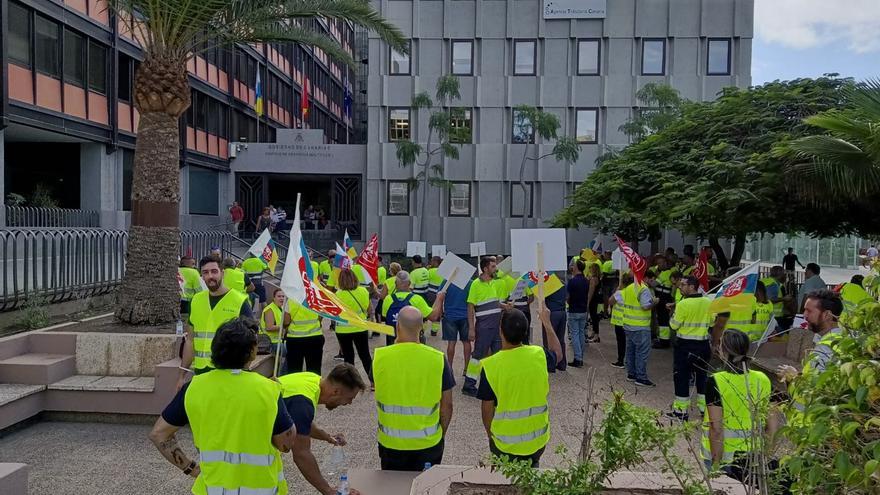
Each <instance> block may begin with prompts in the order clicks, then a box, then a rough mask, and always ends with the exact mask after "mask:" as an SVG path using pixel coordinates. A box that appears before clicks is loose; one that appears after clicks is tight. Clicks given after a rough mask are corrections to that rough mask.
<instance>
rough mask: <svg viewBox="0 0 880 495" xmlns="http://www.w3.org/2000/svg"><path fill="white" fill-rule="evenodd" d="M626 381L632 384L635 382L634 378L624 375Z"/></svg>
mask: <svg viewBox="0 0 880 495" xmlns="http://www.w3.org/2000/svg"><path fill="white" fill-rule="evenodd" d="M626 381H628V382H634V381H636V377H634V376H632V375H626Z"/></svg>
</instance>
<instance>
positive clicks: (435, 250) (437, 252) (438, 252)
mask: <svg viewBox="0 0 880 495" xmlns="http://www.w3.org/2000/svg"><path fill="white" fill-rule="evenodd" d="M434 256H439V257H441V258H445V257H446V244H438V245H436V246H431V257H432V258H433V257H434Z"/></svg>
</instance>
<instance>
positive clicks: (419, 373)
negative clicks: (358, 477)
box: [373, 306, 455, 471]
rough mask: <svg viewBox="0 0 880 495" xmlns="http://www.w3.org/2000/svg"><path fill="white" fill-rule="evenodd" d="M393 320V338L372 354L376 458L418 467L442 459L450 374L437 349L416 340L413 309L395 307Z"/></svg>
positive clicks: (417, 318)
mask: <svg viewBox="0 0 880 495" xmlns="http://www.w3.org/2000/svg"><path fill="white" fill-rule="evenodd" d="M396 321H397V326H396V328H395V330H396V332H397V340H396V342H395V343H394V344H393V345H390V346H387V347H380V348H377V349H376V352H375V357H374V359H373V379H374V380H375V383H376V410H377V414H378V416H379V427H378V432H377V437H378V441H379V459H380V460H381V466H382V469H383V470H393V471H422V470H423V469H424V468H425V465H426V464H428V463H430V464H431V465H435V464H441V463H442V461H443V436H444V434H445V433H446V431H447V429H448V428H449V421H450V420H451V419H452V389H453V388H454V387H455V377H454V376H453V374H452V368H451V367H450V366H449V363H448V362H447V361H446V357H445V356H444V355H443V353H442V352H440V351H438V350H436V349H433V348H431V347H428V346H426V345H424V344H420V343H419V332H420V331H421V330H422V313H421V312H420V311H419V310H418V309H416V308H415V307H412V306H406V307H404V308H402V309H400V310H399V312H398V314H397V318H396Z"/></svg>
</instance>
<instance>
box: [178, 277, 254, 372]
mask: <svg viewBox="0 0 880 495" xmlns="http://www.w3.org/2000/svg"><path fill="white" fill-rule="evenodd" d="M210 295H211V294H210V292H208V291H206V290H203V291H201V292H199V293H198V294H196V295H195V296H193V300H192V308H191V309H190V314H189V321H190V322H192V327H193V333H194V336H195V338H194V339H193V351H194V352H193V362H192V367H193V368H194V369H201V368H213V367H214V364H213V363H212V362H211V341H212V340H214V334H215V333H216V332H217V329H218V328H220V325H222V324H224V323H226V322H227V321H229V320H234V319H235V318H238V315H239V314H240V313H241V306H242V304H244V302H245V301H247V296H246V295H244V294H242V293H241V292H238V291H235V290H230V291H227V292H226V295H224V296H223V298H222V299H220V300H219V301H217V304H216V305H215V306H214V308H213V309H211V302H210V300H209V299H208V297H209V296H210Z"/></svg>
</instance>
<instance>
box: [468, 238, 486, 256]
mask: <svg viewBox="0 0 880 495" xmlns="http://www.w3.org/2000/svg"><path fill="white" fill-rule="evenodd" d="M485 255H486V242H485V241H480V242H472V243H471V256H485Z"/></svg>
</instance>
